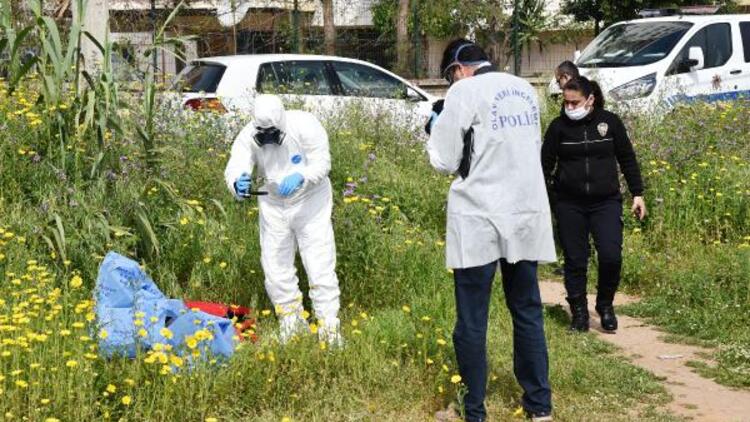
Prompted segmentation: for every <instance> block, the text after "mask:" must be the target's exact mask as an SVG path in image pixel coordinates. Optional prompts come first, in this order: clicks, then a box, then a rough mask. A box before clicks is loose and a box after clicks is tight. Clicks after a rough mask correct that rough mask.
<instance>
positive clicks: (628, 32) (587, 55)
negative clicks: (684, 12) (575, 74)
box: [577, 22, 693, 68]
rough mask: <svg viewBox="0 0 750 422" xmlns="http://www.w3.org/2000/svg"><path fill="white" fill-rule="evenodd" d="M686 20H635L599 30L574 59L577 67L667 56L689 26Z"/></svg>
mask: <svg viewBox="0 0 750 422" xmlns="http://www.w3.org/2000/svg"><path fill="white" fill-rule="evenodd" d="M691 26H693V24H691V23H689V22H636V23H626V24H621V25H615V26H611V27H609V28H607V30H606V31H604V32H602V33H601V34H600V35H599V36H598V37H596V39H594V41H592V42H591V44H590V45H589V46H588V47H587V48H586V50H585V51H584V52H583V55H581V57H580V58H579V59H578V63H577V64H578V66H579V67H584V68H586V67H627V66H642V65H646V64H651V63H655V62H658V61H659V60H661V59H663V58H665V57H667V56H668V55H669V53H670V52H671V51H672V49H674V47H675V45H677V42H678V41H679V40H680V38H682V36H683V35H685V33H686V32H687V31H688V30H689V29H690V27H691Z"/></svg>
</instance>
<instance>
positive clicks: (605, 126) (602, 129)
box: [596, 123, 609, 136]
mask: <svg viewBox="0 0 750 422" xmlns="http://www.w3.org/2000/svg"><path fill="white" fill-rule="evenodd" d="M596 130H598V131H599V135H601V136H605V135H606V134H607V132H608V131H609V125H608V124H606V123H599V124H598V125H597V126H596Z"/></svg>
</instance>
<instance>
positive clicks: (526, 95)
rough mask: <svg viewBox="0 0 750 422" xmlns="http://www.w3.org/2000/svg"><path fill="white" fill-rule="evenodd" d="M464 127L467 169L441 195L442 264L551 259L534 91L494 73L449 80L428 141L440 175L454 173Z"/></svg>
mask: <svg viewBox="0 0 750 422" xmlns="http://www.w3.org/2000/svg"><path fill="white" fill-rule="evenodd" d="M469 128H474V153H473V154H472V160H471V169H470V171H469V175H468V177H467V178H466V179H462V178H461V177H458V178H456V180H455V181H454V182H453V184H452V185H451V188H450V192H449V194H448V221H447V230H446V264H447V266H448V268H472V267H477V266H481V265H485V264H489V263H491V262H493V261H496V260H498V259H500V258H505V259H506V260H507V261H508V262H509V263H516V262H518V261H537V262H542V263H548V262H554V261H555V260H556V253H555V244H554V239H553V236H552V220H551V216H550V209H549V200H548V198H547V190H546V186H545V183H544V176H543V174H542V165H541V158H540V157H541V155H540V154H541V146H542V138H541V126H540V110H539V103H538V101H537V96H536V93H535V91H534V89H533V88H532V86H531V85H530V84H529V83H528V82H526V81H525V80H523V79H521V78H518V77H515V76H513V75H510V74H507V73H500V72H486V73H482V74H480V75H476V76H473V77H470V78H466V79H462V80H460V81H458V82H456V83H455V84H453V85H452V86H451V88H450V89H449V90H448V93H447V94H446V98H445V107H444V109H443V111H442V112H441V113H440V115H439V117H438V118H437V121H436V122H435V124H434V126H433V127H432V134H431V136H430V139H429V141H428V143H427V151H428V153H429V155H430V163H431V164H432V166H433V167H435V168H436V169H437V170H438V171H440V172H442V173H445V174H454V173H456V172H457V170H458V168H459V164H460V162H461V158H462V156H463V136H464V133H465V132H466V131H467V130H469Z"/></svg>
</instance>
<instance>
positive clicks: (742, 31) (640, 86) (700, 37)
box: [550, 15, 750, 111]
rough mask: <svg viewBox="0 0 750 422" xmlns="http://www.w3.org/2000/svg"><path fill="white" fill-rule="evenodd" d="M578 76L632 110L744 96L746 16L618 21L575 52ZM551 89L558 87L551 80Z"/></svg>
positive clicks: (749, 36)
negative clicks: (583, 77)
mask: <svg viewBox="0 0 750 422" xmlns="http://www.w3.org/2000/svg"><path fill="white" fill-rule="evenodd" d="M576 56H577V57H576V60H575V63H576V65H578V67H579V69H580V72H581V74H582V75H583V76H586V77H589V78H591V79H594V80H596V81H597V82H599V84H600V85H601V87H602V90H603V91H604V93H605V97H607V98H608V99H609V100H611V101H612V102H613V103H616V104H619V105H621V106H626V107H630V108H633V109H636V110H641V111H643V110H652V109H655V108H659V107H661V108H662V109H670V108H672V107H673V106H674V105H675V104H676V103H679V102H690V101H695V100H704V101H719V100H728V99H736V98H740V97H745V98H750V15H710V16H684V15H681V16H666V17H659V18H646V19H637V20H633V21H627V22H620V23H617V24H615V25H612V26H610V27H609V28H607V29H606V30H605V31H604V32H602V33H601V34H599V36H597V37H596V38H595V39H594V40H593V41H591V43H590V44H589V45H588V46H587V47H586V48H585V49H584V50H583V52H582V53H577V54H576ZM550 88H551V89H552V90H557V91H558V92H559V88H557V86H556V82H555V81H552V83H551V84H550Z"/></svg>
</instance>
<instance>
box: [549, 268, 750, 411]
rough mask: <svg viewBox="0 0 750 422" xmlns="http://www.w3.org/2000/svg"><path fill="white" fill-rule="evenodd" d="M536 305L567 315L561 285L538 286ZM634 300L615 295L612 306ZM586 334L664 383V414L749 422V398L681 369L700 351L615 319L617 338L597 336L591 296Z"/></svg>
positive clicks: (632, 320)
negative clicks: (560, 309) (555, 306)
mask: <svg viewBox="0 0 750 422" xmlns="http://www.w3.org/2000/svg"><path fill="white" fill-rule="evenodd" d="M540 289H541V292H542V300H543V301H544V303H546V304H560V305H563V307H564V308H565V309H566V310H567V309H568V306H567V303H566V302H565V287H564V286H563V285H562V284H561V283H555V282H541V283H540ZM634 300H635V299H634V298H632V297H627V296H625V295H621V294H618V296H617V298H616V300H615V305H622V304H625V303H629V302H633V301H634ZM589 308H590V309H589V311H590V313H591V328H592V330H593V331H594V332H595V333H596V334H597V336H598V337H599V338H601V339H602V340H605V341H608V342H610V343H612V344H615V345H616V346H618V347H619V348H620V349H622V353H623V354H624V355H625V356H627V357H628V358H629V359H630V360H631V361H632V362H633V364H635V365H638V366H640V367H642V368H645V369H646V370H648V371H650V372H651V373H653V374H654V375H656V376H658V377H660V378H663V379H664V386H665V388H666V389H667V390H668V391H669V392H670V393H671V394H672V396H673V398H674V400H673V401H672V402H671V403H669V405H668V407H669V410H670V411H672V412H673V413H675V414H676V415H679V416H683V417H685V418H688V419H690V420H695V421H717V422H736V421H739V422H750V392H748V391H738V390H733V389H731V388H729V387H724V386H722V385H719V384H717V383H715V382H714V381H712V380H709V379H706V378H703V377H701V376H700V375H698V374H696V373H695V372H693V371H692V369H691V368H690V367H688V366H686V365H685V364H686V363H687V362H688V361H691V360H705V359H704V358H702V357H701V356H700V353H701V352H706V349H702V348H700V347H694V346H686V345H680V344H670V343H665V342H664V341H662V340H661V337H662V336H663V335H664V333H663V332H661V331H659V330H657V329H656V328H654V327H652V326H650V325H648V324H646V323H645V322H643V321H642V320H639V319H636V318H630V317H627V316H624V315H618V320H619V326H620V329H619V330H618V331H617V334H607V333H604V332H602V331H601V327H600V326H599V316H598V315H597V314H596V312H595V311H594V296H589Z"/></svg>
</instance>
